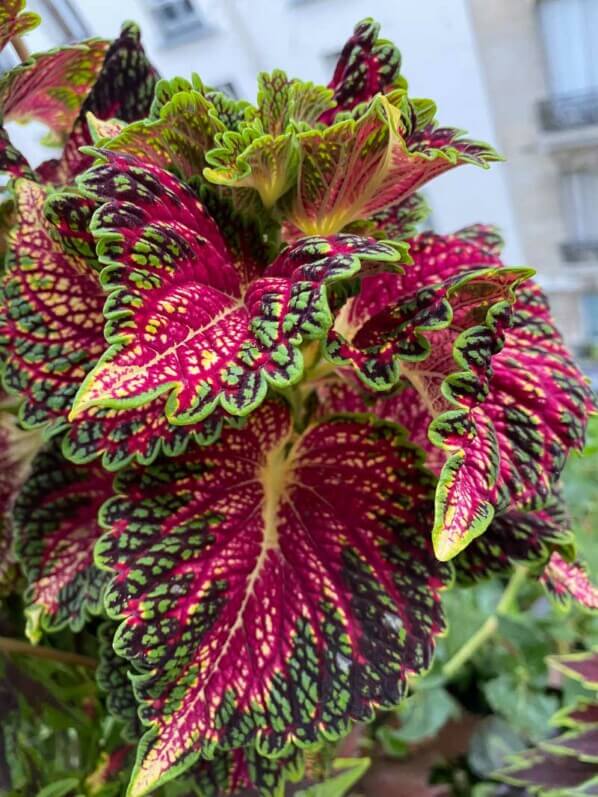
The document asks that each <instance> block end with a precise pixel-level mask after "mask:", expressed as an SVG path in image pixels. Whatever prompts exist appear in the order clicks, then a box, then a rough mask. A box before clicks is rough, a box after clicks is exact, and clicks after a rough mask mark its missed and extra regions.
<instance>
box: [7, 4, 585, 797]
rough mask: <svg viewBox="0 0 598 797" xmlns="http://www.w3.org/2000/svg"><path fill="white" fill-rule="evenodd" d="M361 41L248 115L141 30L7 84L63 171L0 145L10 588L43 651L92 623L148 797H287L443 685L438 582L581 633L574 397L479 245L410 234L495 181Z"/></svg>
mask: <svg viewBox="0 0 598 797" xmlns="http://www.w3.org/2000/svg"><path fill="white" fill-rule="evenodd" d="M22 5H23V4H22V3H21V2H17V3H13V4H8V5H6V4H5V8H4V10H3V12H2V13H3V15H4V17H3V18H2V17H0V24H1V31H2V37H3V39H4V40H9V39H10V38H11V37H13V36H14V35H15V34H17V33H23V32H24V30H25V29H26V28H27V26H28V25H29V24H31V23H32V22H33V20H32V18H30V17H28V16H27V14H26V12H23V11H22ZM4 31H6V33H4ZM378 33H379V29H378V25H376V23H374V22H373V21H372V20H364V21H363V22H361V23H359V24H358V25H357V26H356V28H355V30H354V33H353V35H352V36H351V38H350V39H349V41H348V42H347V44H346V45H345V47H344V49H343V51H342V54H341V56H340V59H339V62H338V64H337V67H336V69H335V71H334V75H333V77H332V79H331V82H330V83H329V85H328V86H327V87H324V86H316V85H314V84H312V83H306V82H303V81H301V80H297V79H290V78H288V77H287V76H286V75H285V74H284V73H283V72H281V71H279V70H277V71H275V72H273V73H272V74H262V75H260V76H259V78H258V84H259V90H258V95H257V103H256V104H255V105H252V104H250V103H249V102H246V101H243V100H233V99H231V98H229V97H227V96H225V95H224V94H222V93H220V92H218V91H215V90H213V89H211V88H210V87H208V86H205V85H204V84H203V83H202V81H201V80H200V79H199V78H198V77H197V76H195V75H194V76H191V78H190V79H189V80H187V79H185V78H175V79H173V80H161V79H159V78H158V75H157V74H156V71H155V70H154V68H153V67H152V66H151V64H150V63H149V61H148V59H147V57H146V56H145V53H144V51H143V49H142V47H141V44H140V38H139V32H138V30H137V28H136V27H135V26H134V25H132V24H130V23H128V24H126V25H125V26H124V27H123V30H122V33H121V35H120V36H119V38H118V39H116V40H115V41H114V42H113V43H108V42H105V41H102V40H89V41H86V42H83V43H82V44H79V45H72V46H69V47H66V48H62V49H59V50H54V51H51V52H49V53H43V54H40V55H35V56H33V57H32V59H31V60H30V61H28V62H26V63H24V64H22V65H20V66H18V67H17V68H15V69H14V70H12V71H11V72H8V73H7V74H6V75H5V76H4V77H3V78H2V79H0V103H1V105H2V114H3V118H4V119H5V120H7V121H10V120H21V121H23V120H26V119H29V118H35V119H37V120H38V121H42V122H44V123H45V124H46V125H47V126H48V128H49V130H50V131H51V133H52V134H53V136H54V137H55V138H56V140H57V141H59V142H60V143H61V145H62V154H61V155H60V156H59V157H58V158H56V159H53V160H51V161H46V162H45V163H42V164H41V165H40V166H37V167H35V168H34V167H32V166H31V165H30V164H29V163H27V161H26V159H25V158H24V157H23V156H22V155H21V154H20V153H19V152H18V150H17V149H16V147H15V146H14V145H13V144H12V143H11V141H10V139H9V137H8V134H7V133H6V132H5V131H4V130H3V132H2V137H1V142H2V147H1V150H0V157H1V166H2V167H3V169H4V171H5V172H6V173H7V176H8V178H9V179H8V183H7V190H6V199H5V201H4V203H3V205H2V217H1V218H2V234H3V250H4V251H5V255H4V258H5V265H4V277H3V283H2V312H1V317H0V343H1V346H2V363H3V364H2V369H3V389H4V391H5V394H6V396H5V399H4V402H3V409H2V426H1V430H2V436H1V437H0V445H1V451H2V458H3V459H2V466H3V470H2V480H3V481H2V484H3V488H2V501H3V503H2V517H3V523H2V537H1V539H0V551H2V561H1V562H0V577H1V578H2V585H1V587H2V589H3V590H4V592H7V593H14V592H15V591H16V592H18V591H22V598H23V602H24V605H25V615H26V620H27V627H26V633H27V635H28V637H29V639H30V640H31V641H32V642H34V643H37V642H39V641H40V640H42V639H43V638H47V637H50V635H53V634H55V633H57V632H60V631H62V630H63V629H65V628H68V629H70V630H71V631H73V632H75V633H79V632H81V631H82V630H83V629H87V630H89V629H92V630H93V629H95V628H97V621H96V620H94V618H95V617H96V616H100V617H104V618H106V620H105V622H104V623H103V624H102V626H101V630H100V631H98V634H99V636H100V646H99V656H100V659H101V663H100V666H99V670H98V676H99V682H100V685H101V686H102V687H103V688H105V689H106V691H107V709H108V711H109V712H110V713H112V714H113V715H114V716H115V717H116V718H117V719H119V720H120V721H121V722H122V728H123V739H124V740H125V742H126V744H127V745H130V744H136V745H137V758H136V763H135V766H134V769H133V774H132V778H131V782H130V785H129V791H128V793H129V794H130V795H135V796H136V797H139V796H140V795H143V794H148V793H150V792H152V791H153V790H154V789H156V788H158V787H159V786H161V785H162V784H164V783H166V782H168V781H170V780H172V779H173V778H175V777H176V776H178V775H181V774H183V773H186V775H187V776H188V775H190V774H192V775H193V776H194V777H195V778H196V780H197V783H198V784H199V788H200V789H201V792H200V793H203V794H227V793H234V792H235V791H237V790H239V789H243V788H247V787H254V788H255V789H257V790H258V792H259V793H260V794H263V795H280V794H282V790H283V789H284V781H285V779H287V778H290V779H292V780H297V779H300V778H301V777H302V775H303V773H304V766H305V761H304V759H305V756H306V755H307V756H308V758H309V756H312V755H314V751H317V750H320V749H322V747H323V746H327V745H330V744H331V743H333V742H335V741H336V740H338V739H340V738H342V737H343V736H344V735H345V734H347V733H348V731H349V730H350V728H351V725H352V723H354V722H356V721H366V722H367V721H369V720H371V719H372V718H373V717H374V713H375V711H376V710H377V709H379V708H389V707H392V706H395V705H396V704H397V703H398V702H399V701H400V700H401V698H402V696H403V695H404V694H405V690H406V685H407V680H408V678H409V677H410V676H411V675H413V674H417V673H420V672H422V671H424V670H425V669H426V668H427V667H428V666H429V665H430V662H431V658H432V655H433V650H434V641H435V638H436V637H437V636H438V635H439V634H441V633H442V632H443V631H444V629H445V623H444V619H443V613H442V607H441V591H442V590H443V589H446V588H448V587H450V586H451V584H452V583H453V581H454V580H455V579H457V580H458V581H460V582H462V583H472V582H475V581H478V580H480V579H483V578H487V577H489V576H491V575H494V574H499V575H503V574H508V572H509V570H511V569H512V568H513V566H514V565H515V563H521V562H524V563H526V564H527V566H528V568H529V572H530V574H531V575H532V576H534V577H538V578H541V579H542V580H543V581H545V582H546V584H547V586H548V587H549V589H550V591H551V592H552V593H553V594H556V595H558V596H565V595H571V596H572V597H573V598H574V599H576V600H578V601H580V602H581V603H582V604H585V605H587V606H588V607H593V608H595V607H596V603H597V600H596V592H595V590H594V588H593V587H592V586H591V584H590V583H589V580H588V578H587V574H586V573H585V571H584V570H583V565H582V564H580V563H578V562H576V560H575V551H574V544H573V540H572V535H571V532H570V530H569V526H568V523H567V517H566V512H565V510H564V508H563V505H562V500H561V498H560V493H559V476H560V473H561V470H562V468H563V465H564V463H565V461H566V458H567V455H568V453H569V452H570V451H571V450H572V449H581V448H582V447H583V443H584V434H585V428H586V424H587V419H588V414H589V413H590V412H591V411H592V410H593V407H594V405H593V399H592V395H591V391H590V388H589V387H588V384H587V382H586V380H585V379H584V377H583V376H582V374H581V373H580V371H579V370H578V368H577V366H576V365H575V363H574V362H573V360H572V358H571V355H570V354H569V352H568V351H567V349H566V348H565V345H564V343H563V341H562V338H561V337H560V335H559V333H558V331H557V329H556V328H555V326H554V322H553V320H552V317H551V315H550V311H549V308H548V304H547V301H546V298H545V296H544V295H543V293H542V291H541V290H540V288H539V287H538V286H537V285H536V284H535V283H534V282H533V281H532V279H531V277H532V275H533V272H532V271H531V270H530V269H527V268H512V267H508V266H506V265H504V264H503V262H502V260H501V258H500V249H501V240H500V236H499V235H498V233H497V232H496V231H495V230H494V229H493V228H491V227H488V226H484V225H479V224H478V225H474V226H472V227H469V228H467V229H463V230H460V231H459V232H457V233H455V234H453V235H444V236H441V235H437V234H434V233H432V232H425V233H417V228H418V225H419V224H420V222H422V220H423V219H424V218H425V216H426V208H425V203H424V202H423V200H422V199H421V197H420V196H419V195H418V194H417V191H418V189H419V188H420V187H421V186H422V185H424V184H425V183H427V182H428V181H429V180H431V179H433V178H434V177H436V176H437V175H440V174H442V173H443V172H445V171H447V170H450V169H453V168H456V167H457V166H460V165H464V164H473V165H477V166H482V167H485V168H486V167H488V166H489V165H490V164H491V163H492V162H493V161H496V160H497V159H498V156H497V155H496V153H495V152H494V150H493V149H492V148H491V147H489V146H488V145H486V144H483V143H479V142H475V141H472V140H470V139H468V138H465V137H464V136H463V134H462V133H461V132H460V131H458V130H455V129H453V128H449V127H441V126H439V124H438V122H437V120H436V109H435V106H434V104H433V103H432V102H431V101H429V100H421V99H415V98H413V97H411V96H410V94H409V92H408V85H407V82H406V80H405V79H404V77H403V76H402V74H401V73H400V66H401V58H400V54H399V51H398V50H397V49H396V47H395V46H394V45H393V44H391V43H390V42H388V41H386V40H383V39H380V38H379V37H378ZM19 573H22V577H23V579H22V580H20V578H19ZM23 584H26V586H25V587H24V588H23ZM58 638H59V637H58ZM128 749H129V748H128V747H127V748H126V751H125V753H122V752H119V753H118V754H117V755H116V760H117V761H120V760H121V759H122V758H123V757H124V756H126V755H127V754H128ZM119 756H120V758H119ZM102 771H103V770H102ZM100 774H101V773H100ZM98 777H99V775H98Z"/></svg>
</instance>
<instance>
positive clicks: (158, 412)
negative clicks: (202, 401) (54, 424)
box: [63, 397, 223, 471]
mask: <svg viewBox="0 0 598 797" xmlns="http://www.w3.org/2000/svg"><path fill="white" fill-rule="evenodd" d="M165 403H166V402H165V400H164V398H163V397H161V398H158V399H154V400H153V401H151V402H150V403H149V404H146V405H144V406H142V407H133V408H130V409H114V408H111V407H89V408H87V409H85V410H83V411H82V412H81V414H80V415H78V416H77V417H76V418H75V419H74V421H73V422H72V423H71V424H70V426H69V428H68V431H67V434H66V436H65V439H64V443H63V453H64V455H65V456H66V457H67V459H69V460H71V462H75V463H77V464H79V465H83V464H86V463H89V462H92V461H93V460H94V459H96V458H97V457H99V456H101V457H102V466H103V467H104V468H106V469H107V470H110V471H113V470H119V469H120V468H123V467H125V466H126V465H129V464H130V463H131V462H132V461H133V460H135V461H137V462H140V463H142V464H143V465H149V464H150V463H152V462H153V461H154V460H155V459H156V457H157V456H158V455H159V454H164V455H165V456H169V457H174V456H178V455H179V454H182V453H184V451H185V450H186V449H187V446H188V445H189V443H190V442H193V443H196V444H197V445H202V446H205V445H210V444H211V443H213V442H214V441H215V440H217V439H218V437H219V436H220V432H221V431H222V424H223V413H222V412H221V411H219V410H215V411H214V412H212V414H211V415H210V416H209V417H208V418H205V419H204V420H203V421H198V422H197V423H194V424H189V425H186V426H180V425H175V424H172V423H170V422H169V421H168V420H167V418H166V415H165V412H164V407H165Z"/></svg>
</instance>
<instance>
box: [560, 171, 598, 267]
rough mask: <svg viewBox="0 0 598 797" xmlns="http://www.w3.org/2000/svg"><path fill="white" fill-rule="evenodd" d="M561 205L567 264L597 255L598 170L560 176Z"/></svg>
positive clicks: (564, 250)
mask: <svg viewBox="0 0 598 797" xmlns="http://www.w3.org/2000/svg"><path fill="white" fill-rule="evenodd" d="M563 205H564V211H565V224H566V228H567V241H566V243H565V244H564V245H563V253H564V255H565V258H566V259H567V260H573V261H575V260H587V259H588V258H595V257H596V256H597V255H598V170H590V169H586V170H584V171H578V172H571V173H570V174H565V175H563Z"/></svg>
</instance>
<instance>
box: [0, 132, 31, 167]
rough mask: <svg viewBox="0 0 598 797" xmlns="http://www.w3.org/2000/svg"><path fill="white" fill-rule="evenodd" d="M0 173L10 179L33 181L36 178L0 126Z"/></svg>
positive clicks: (23, 157)
mask: <svg viewBox="0 0 598 797" xmlns="http://www.w3.org/2000/svg"><path fill="white" fill-rule="evenodd" d="M0 172H5V173H7V174H9V175H10V176H11V177H26V178H27V179H28V180H35V179H36V176H35V173H34V171H33V169H32V168H31V166H30V165H29V163H28V161H27V159H26V158H25V156H24V155H23V154H22V153H21V152H19V150H18V149H17V148H16V147H15V146H14V145H13V144H12V142H11V140H10V138H9V136H8V133H7V132H6V130H5V129H4V128H3V127H2V126H1V125H0Z"/></svg>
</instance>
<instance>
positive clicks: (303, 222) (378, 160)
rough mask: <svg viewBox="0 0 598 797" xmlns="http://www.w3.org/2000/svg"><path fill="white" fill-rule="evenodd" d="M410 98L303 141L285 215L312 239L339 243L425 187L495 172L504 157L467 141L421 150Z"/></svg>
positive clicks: (389, 99) (381, 99) (392, 100)
mask: <svg viewBox="0 0 598 797" xmlns="http://www.w3.org/2000/svg"><path fill="white" fill-rule="evenodd" d="M408 112H409V110H408V103H407V98H406V94H405V92H404V91H402V90H396V91H394V92H392V93H391V94H390V95H388V96H382V95H378V96H377V97H376V98H375V99H374V100H372V102H371V103H370V105H369V107H368V109H367V111H366V112H365V113H364V114H363V115H361V116H359V117H358V118H357V119H354V118H349V119H345V120H343V121H340V122H335V123H334V124H333V125H332V126H331V127H327V128H324V129H321V130H310V131H307V132H302V133H298V134H297V142H298V145H299V171H298V175H297V183H296V187H294V188H293V189H292V190H290V191H289V192H288V193H287V194H286V195H285V196H284V197H283V199H282V200H281V201H280V202H279V203H278V205H277V207H278V209H279V211H280V213H281V214H282V215H283V217H284V218H285V221H286V222H287V223H288V224H290V225H294V226H295V227H297V228H298V229H299V230H301V231H302V232H303V233H304V234H306V235H331V234H334V233H336V232H339V231H341V230H342V229H343V228H344V227H346V226H347V225H348V224H351V223H352V222H355V221H358V220H360V219H367V218H369V217H370V216H371V215H372V214H374V213H376V212H378V211H381V210H383V209H384V208H386V207H389V206H391V205H394V204H396V203H397V202H401V201H403V200H405V199H407V198H408V197H409V196H410V195H411V194H413V193H414V192H415V191H417V190H418V189H419V188H420V187H421V186H422V185H423V184H424V183H427V182H428V181H429V180H431V179H433V178H434V177H437V176H438V175H440V174H442V173H443V172H446V171H447V170H449V169H452V168H454V167H456V166H459V165H461V164H463V163H473V164H476V165H478V166H484V167H486V166H488V164H489V163H491V162H492V161H494V160H497V159H498V156H497V155H496V153H495V152H494V150H492V149H491V148H490V147H488V146H487V145H477V144H474V143H473V142H471V141H470V140H469V139H462V138H460V137H459V134H458V131H451V132H452V135H451V136H448V135H447V136H444V137H443V138H442V139H441V140H440V139H439V140H438V143H439V146H438V147H435V146H433V144H434V142H432V141H431V142H430V146H425V145H423V144H422V143H421V142H420V143H414V149H410V143H409V141H408V139H407V135H408V131H407V129H406V127H405V118H404V117H405V115H406V114H407V113H408Z"/></svg>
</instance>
